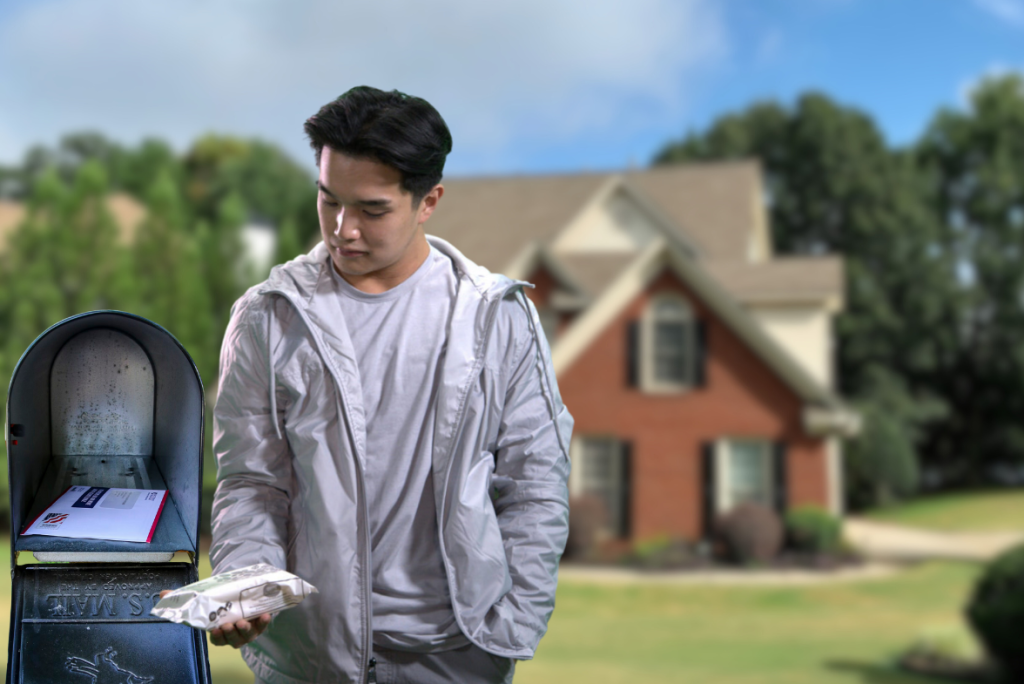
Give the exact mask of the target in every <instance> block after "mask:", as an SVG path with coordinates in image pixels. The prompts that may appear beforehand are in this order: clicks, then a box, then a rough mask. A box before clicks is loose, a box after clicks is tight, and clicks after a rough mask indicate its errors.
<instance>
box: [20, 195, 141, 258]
mask: <svg viewBox="0 0 1024 684" xmlns="http://www.w3.org/2000/svg"><path fill="white" fill-rule="evenodd" d="M106 204H107V211H109V212H110V214H111V216H112V217H113V219H114V223H115V224H116V225H117V231H118V237H119V238H120V240H121V242H122V243H124V244H129V243H131V241H132V240H134V239H135V230H136V229H137V228H138V226H139V224H140V223H141V222H142V220H143V219H144V218H145V217H146V208H145V207H144V206H143V205H142V204H140V203H139V202H138V201H137V200H135V198H133V197H132V196H131V195H128V194H126V193H123V192H115V193H111V194H109V195H107V198H106ZM25 214H26V208H25V205H24V203H22V202H12V201H10V200H0V252H3V251H5V250H6V249H7V242H8V240H9V238H10V235H11V234H12V233H13V232H14V231H15V230H17V228H18V226H19V225H20V224H21V222H22V221H23V220H24V218H25Z"/></svg>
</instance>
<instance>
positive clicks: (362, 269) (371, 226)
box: [317, 147, 444, 291]
mask: <svg viewBox="0 0 1024 684" xmlns="http://www.w3.org/2000/svg"><path fill="white" fill-rule="evenodd" d="M401 182H402V174H401V172H400V171H398V170H397V169H394V168H392V167H390V166H387V165H386V164H382V163H380V162H378V161H375V160H372V159H363V158H358V157H352V156H349V155H347V154H343V153H341V152H338V151H336V150H333V149H331V148H330V147H324V148H323V151H322V152H321V154H320V177H319V178H318V180H317V185H318V186H319V188H320V192H319V195H318V197H317V212H318V213H319V215H320V234H321V235H322V236H323V239H324V244H326V245H327V248H328V249H329V250H330V253H331V261H332V262H334V267H335V268H336V269H337V271H338V273H340V274H341V275H342V276H343V277H345V279H346V280H348V281H349V282H351V283H352V284H353V285H355V286H356V287H359V288H360V289H364V288H363V287H362V286H361V285H360V283H365V282H366V281H379V282H381V283H385V286H384V288H383V289H388V288H389V287H393V286H394V285H397V284H398V283H400V282H401V281H402V280H404V279H405V278H407V277H409V276H410V275H412V274H413V272H415V270H416V269H417V268H418V267H419V265H420V264H422V263H423V260H424V259H426V255H427V254H428V253H429V251H430V247H429V245H428V244H427V241H426V238H425V237H424V233H423V222H424V221H426V220H427V218H429V217H430V215H431V213H433V211H434V207H435V206H436V205H437V200H438V199H439V198H440V197H441V195H442V194H443V193H444V188H443V187H442V186H440V185H437V186H434V188H433V189H432V190H431V191H430V192H429V193H428V194H427V195H426V197H424V198H423V199H422V200H420V203H419V205H418V206H416V207H413V206H412V195H411V194H410V193H409V192H407V191H405V190H403V189H402V186H401ZM371 290H374V291H382V289H381V288H379V287H372V286H371V287H370V289H368V290H367V291H371Z"/></svg>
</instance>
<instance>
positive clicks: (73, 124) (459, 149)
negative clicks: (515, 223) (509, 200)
mask: <svg viewBox="0 0 1024 684" xmlns="http://www.w3.org/2000/svg"><path fill="white" fill-rule="evenodd" d="M725 53H726V40H725V34H724V29H723V25H722V21H721V18H720V17H719V15H718V8H717V7H716V6H715V5H714V4H713V0H616V1H608V2H602V3H592V2H587V1H586V0H562V1H560V2H552V1H551V0H518V1H517V2H514V3H513V2H504V3H490V2H478V1H476V0H436V1H435V2H432V3H430V4H424V3H421V2H417V1H416V0H380V1H378V2H374V3H363V2H338V1H337V0H311V1H309V2H303V3H283V2H275V1H272V0H216V1H212V2H211V1H204V0H162V1H160V2H143V3H140V2H132V1H130V0H51V1H50V2H45V3H26V4H24V5H22V7H21V10H20V11H19V12H14V13H11V14H8V15H7V18H6V21H5V23H4V24H2V25H0V93H4V95H3V98H4V105H3V107H0V130H4V129H6V130H8V131H9V136H10V132H16V134H17V138H16V142H15V143H14V144H13V145H12V143H11V141H10V140H8V141H7V142H6V143H4V144H3V146H0V159H4V160H6V161H14V160H15V158H16V155H18V154H20V152H21V150H23V149H24V148H25V147H27V146H28V145H29V144H31V143H34V142H50V143H52V142H53V141H55V139H56V138H57V137H58V136H59V135H60V134H62V133H65V132H68V131H71V130H79V129H82V128H87V127H94V128H98V129H100V130H102V131H104V132H106V133H107V134H109V135H112V136H113V137H115V138H117V139H120V140H124V141H126V142H135V141H137V140H138V139H139V138H141V137H142V136H144V135H147V134H149V135H157V136H159V137H163V138H165V139H168V140H170V141H171V142H172V143H173V144H175V145H176V146H177V147H178V148H179V149H180V148H182V147H184V146H185V145H187V144H188V143H189V142H190V141H191V140H193V139H194V138H195V137H196V136H197V135H199V134H201V133H203V132H205V131H207V130H216V131H221V132H231V133H237V134H242V135H260V136H262V137H264V138H267V139H270V140H274V141H276V142H278V143H280V144H282V145H284V146H285V147H286V148H287V149H288V150H289V151H290V152H292V153H293V154H295V155H307V156H308V153H307V148H306V146H305V141H304V137H303V133H302V122H303V121H304V120H305V119H306V117H308V116H310V115H311V114H313V113H314V112H315V111H316V109H317V108H318V107H319V106H320V105H322V104H324V103H325V102H327V101H329V100H330V99H332V98H334V97H336V96H337V95H339V94H340V93H342V92H343V91H345V90H347V89H348V88H350V87H352V86H355V85H360V84H364V83H365V84H369V85H374V86H376V87H379V88H383V89H391V88H398V89H399V90H403V91H405V92H409V93H411V94H415V95H420V96H422V97H424V98H426V99H427V100H429V101H430V102H431V103H432V104H433V105H434V106H435V107H437V109H438V110H439V111H440V112H441V114H442V115H443V116H444V117H445V119H446V121H447V122H448V124H449V126H450V127H451V128H452V130H453V137H454V139H455V149H454V150H453V154H452V157H453V159H454V158H456V157H457V156H458V157H459V158H460V159H463V160H469V159H470V158H473V159H476V160H478V162H479V163H483V164H486V163H487V162H486V161H485V160H488V159H490V160H492V161H495V160H498V159H500V158H501V157H502V155H503V154H505V153H506V152H508V151H509V150H512V149H514V148H516V147H517V146H518V145H521V144H522V142H523V141H524V140H540V141H552V142H558V141H564V140H565V139H567V138H571V137H573V136H578V135H582V134H586V133H590V134H593V133H594V132H595V131H608V132H609V133H610V134H612V135H615V134H622V133H623V132H624V131H627V132H628V131H629V130H633V131H635V130H637V129H639V128H641V127H643V126H649V125H651V124H652V122H655V121H664V120H665V119H666V117H671V118H672V119H673V120H674V121H677V120H678V119H679V118H680V116H681V114H682V112H683V111H684V109H685V105H686V102H687V96H688V87H689V85H690V83H691V81H692V80H693V79H694V78H696V77H697V76H699V73H700V72H701V71H702V70H704V69H706V68H707V67H709V66H712V65H714V64H716V63H717V61H718V60H719V59H721V58H722V57H723V56H724V55H725ZM0 142H2V141H0ZM12 147H18V148H19V149H18V150H12V149H11V148H12ZM303 159H304V160H305V157H304V158H303ZM310 163H311V162H310ZM467 163H468V162H467Z"/></svg>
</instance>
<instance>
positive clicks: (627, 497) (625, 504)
mask: <svg viewBox="0 0 1024 684" xmlns="http://www.w3.org/2000/svg"><path fill="white" fill-rule="evenodd" d="M619 453H620V462H619V465H620V472H619V478H620V479H619V511H620V515H619V520H618V533H619V537H621V538H623V539H629V538H631V537H632V536H633V511H632V504H633V443H632V442H622V443H621V446H620V451H619Z"/></svg>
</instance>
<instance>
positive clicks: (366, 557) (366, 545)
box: [258, 290, 443, 683]
mask: <svg viewBox="0 0 1024 684" xmlns="http://www.w3.org/2000/svg"><path fill="white" fill-rule="evenodd" d="M258 294H261V295H263V294H279V295H281V296H282V297H284V298H285V299H286V300H287V301H288V303H289V304H291V305H292V307H293V308H294V309H295V311H296V313H298V314H299V318H301V319H302V322H303V323H304V324H305V325H306V328H307V329H308V330H309V334H310V335H312V336H313V340H314V342H315V343H316V345H317V348H318V350H319V352H320V355H321V356H322V357H323V359H324V362H325V363H326V364H327V367H328V368H329V369H330V372H331V376H332V377H333V378H334V384H335V386H336V387H337V389H338V404H340V406H341V411H342V413H343V414H344V415H345V422H346V423H347V424H348V425H352V420H351V419H350V417H349V414H348V409H347V407H346V406H345V403H344V402H343V401H341V396H342V394H343V390H342V388H341V382H340V381H339V380H338V375H337V373H336V372H335V369H334V362H333V361H331V360H330V355H329V354H327V353H326V351H325V350H324V348H323V345H322V344H321V342H320V337H319V336H318V335H317V333H316V330H314V329H313V325H312V324H311V323H310V322H309V319H308V318H306V314H305V313H304V312H303V311H302V309H301V307H299V306H298V305H297V304H296V303H295V301H294V300H293V299H292V298H291V297H290V296H289V295H288V294H287V293H285V292H283V291H281V290H263V291H261V292H259V293H258ZM271 306H273V304H271ZM340 427H341V430H344V429H345V427H344V426H340ZM343 437H345V435H343ZM354 446H355V444H354V442H353V447H354ZM356 485H357V490H356V491H357V493H358V495H359V499H360V501H361V502H362V509H363V510H362V512H363V525H362V530H361V531H362V536H363V554H362V555H363V569H364V572H363V599H364V601H363V606H364V611H363V612H364V614H365V616H366V617H365V618H364V619H363V666H362V668H361V671H360V675H359V679H360V681H361V682H364V683H365V682H367V681H368V679H369V676H370V675H369V671H370V660H371V651H370V648H371V646H370V641H371V629H372V624H371V618H370V615H371V613H372V611H373V587H372V585H371V583H370V575H371V568H370V507H369V504H368V503H367V501H366V485H365V483H364V482H363V466H362V462H361V460H360V459H359V458H358V456H357V457H356ZM442 555H443V554H442Z"/></svg>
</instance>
